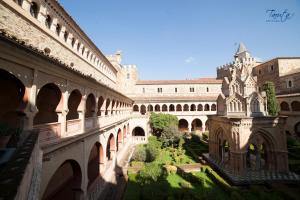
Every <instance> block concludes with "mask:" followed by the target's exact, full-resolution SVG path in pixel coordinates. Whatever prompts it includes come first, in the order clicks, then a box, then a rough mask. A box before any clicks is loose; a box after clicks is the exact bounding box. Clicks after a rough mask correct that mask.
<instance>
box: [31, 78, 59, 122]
mask: <svg viewBox="0 0 300 200" xmlns="http://www.w3.org/2000/svg"><path fill="white" fill-rule="evenodd" d="M36 106H37V109H38V113H37V114H36V115H35V117H34V121H33V123H34V124H44V123H52V122H58V114H57V113H58V112H61V111H62V106H63V97H62V93H61V91H60V89H59V87H58V86H57V85H55V84H54V83H48V84H46V85H44V86H43V87H42V88H41V89H40V90H39V93H38V95H37V98H36Z"/></svg>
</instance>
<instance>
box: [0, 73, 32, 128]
mask: <svg viewBox="0 0 300 200" xmlns="http://www.w3.org/2000/svg"><path fill="white" fill-rule="evenodd" d="M0 92H1V94H2V95H1V98H0V123H1V124H2V125H3V126H8V127H11V128H23V126H24V124H23V123H24V119H25V116H26V115H25V114H24V112H23V111H24V109H25V107H26V105H27V102H28V97H27V94H26V88H25V86H24V85H23V83H22V82H21V81H20V80H19V79H18V78H16V77H15V76H14V75H12V74H10V73H9V72H7V71H5V70H2V69H0Z"/></svg>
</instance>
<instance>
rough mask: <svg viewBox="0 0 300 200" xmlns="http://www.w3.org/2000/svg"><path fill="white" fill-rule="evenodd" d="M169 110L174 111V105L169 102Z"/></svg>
mask: <svg viewBox="0 0 300 200" xmlns="http://www.w3.org/2000/svg"><path fill="white" fill-rule="evenodd" d="M169 111H170V112H174V111H175V106H174V105H173V104H171V105H170V106H169Z"/></svg>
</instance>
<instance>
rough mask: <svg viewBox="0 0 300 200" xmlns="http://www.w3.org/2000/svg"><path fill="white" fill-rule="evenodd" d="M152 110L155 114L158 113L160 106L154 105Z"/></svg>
mask: <svg viewBox="0 0 300 200" xmlns="http://www.w3.org/2000/svg"><path fill="white" fill-rule="evenodd" d="M154 109H155V112H160V106H159V105H158V104H156V105H155V107H154Z"/></svg>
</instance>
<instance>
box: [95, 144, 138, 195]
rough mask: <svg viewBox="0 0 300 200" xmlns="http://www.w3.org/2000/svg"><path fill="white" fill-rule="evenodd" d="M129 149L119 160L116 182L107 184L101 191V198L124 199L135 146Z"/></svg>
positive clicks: (116, 169)
mask: <svg viewBox="0 0 300 200" xmlns="http://www.w3.org/2000/svg"><path fill="white" fill-rule="evenodd" d="M128 149H129V150H128V151H127V153H126V154H125V155H124V156H123V158H122V159H121V160H120V161H119V162H118V165H117V167H116V168H115V170H114V172H115V174H114V175H115V176H116V184H109V185H107V186H106V188H105V189H104V191H103V192H102V193H101V196H100V198H99V200H100V199H101V200H121V199H123V195H124V192H125V190H126V184H127V180H128V177H127V167H128V163H129V161H130V158H131V155H132V152H133V150H134V146H130V147H129V148H128Z"/></svg>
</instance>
